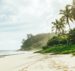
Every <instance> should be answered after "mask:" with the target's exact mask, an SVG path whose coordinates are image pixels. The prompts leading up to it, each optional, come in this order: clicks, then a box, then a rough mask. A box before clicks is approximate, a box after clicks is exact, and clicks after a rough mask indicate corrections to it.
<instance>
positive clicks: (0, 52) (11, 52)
mask: <svg viewBox="0 0 75 71" xmlns="http://www.w3.org/2000/svg"><path fill="white" fill-rule="evenodd" d="M24 53H26V52H25V51H15V50H0V58H1V57H4V56H10V55H18V54H24Z"/></svg>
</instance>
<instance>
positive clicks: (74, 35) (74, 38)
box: [69, 28, 75, 44]
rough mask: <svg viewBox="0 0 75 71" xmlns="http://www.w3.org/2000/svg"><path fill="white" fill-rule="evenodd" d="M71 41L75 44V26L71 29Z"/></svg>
mask: <svg viewBox="0 0 75 71" xmlns="http://www.w3.org/2000/svg"><path fill="white" fill-rule="evenodd" d="M69 40H70V43H72V44H75V28H74V29H72V30H70V31H69Z"/></svg>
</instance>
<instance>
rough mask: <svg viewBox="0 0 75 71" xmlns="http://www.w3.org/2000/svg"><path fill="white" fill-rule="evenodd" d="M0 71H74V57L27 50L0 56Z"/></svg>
mask: <svg viewBox="0 0 75 71" xmlns="http://www.w3.org/2000/svg"><path fill="white" fill-rule="evenodd" d="M0 71H75V57H74V56H72V55H50V54H48V55H42V54H34V53H33V52H28V53H26V54H20V55H12V56H7V57H4V58H0Z"/></svg>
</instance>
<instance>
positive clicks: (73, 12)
mask: <svg viewBox="0 0 75 71" xmlns="http://www.w3.org/2000/svg"><path fill="white" fill-rule="evenodd" d="M72 16H73V19H74V20H75V0H73V6H72Z"/></svg>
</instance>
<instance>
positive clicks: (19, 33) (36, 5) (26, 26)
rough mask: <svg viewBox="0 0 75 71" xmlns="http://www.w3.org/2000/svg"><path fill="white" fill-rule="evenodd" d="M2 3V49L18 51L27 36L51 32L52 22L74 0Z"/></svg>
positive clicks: (0, 12) (0, 46)
mask: <svg viewBox="0 0 75 71" xmlns="http://www.w3.org/2000/svg"><path fill="white" fill-rule="evenodd" d="M0 1H1V2H0V34H1V35H0V42H1V43H0V49H17V48H19V47H20V45H21V41H22V39H23V38H24V37H26V34H28V33H32V34H37V33H41V32H43V33H44V32H50V27H51V25H50V24H51V21H53V20H54V18H56V17H57V15H58V12H59V10H60V9H61V8H63V7H64V6H65V5H66V4H68V3H71V1H72V0H57V1H56V0H0ZM49 25H50V26H49ZM11 45H12V46H11Z"/></svg>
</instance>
